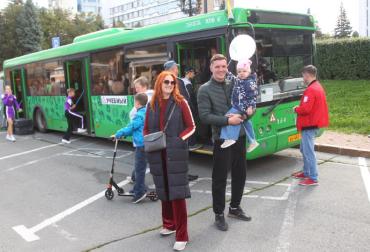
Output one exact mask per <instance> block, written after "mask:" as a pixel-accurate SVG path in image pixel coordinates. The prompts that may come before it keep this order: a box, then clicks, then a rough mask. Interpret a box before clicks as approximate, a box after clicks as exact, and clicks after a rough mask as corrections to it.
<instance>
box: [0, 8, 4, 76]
mask: <svg viewBox="0 0 370 252" xmlns="http://www.w3.org/2000/svg"><path fill="white" fill-rule="evenodd" d="M4 33H5V19H4V17H3V15H2V13H1V12H0V71H1V70H3V64H2V63H3V61H4V58H3V57H4V45H5V39H4V36H3V35H2V34H4Z"/></svg>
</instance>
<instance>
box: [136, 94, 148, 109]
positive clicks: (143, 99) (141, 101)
mask: <svg viewBox="0 0 370 252" xmlns="http://www.w3.org/2000/svg"><path fill="white" fill-rule="evenodd" d="M135 101H137V102H139V104H140V105H141V106H145V105H146V104H147V103H148V96H147V95H146V94H145V93H139V94H136V95H135Z"/></svg>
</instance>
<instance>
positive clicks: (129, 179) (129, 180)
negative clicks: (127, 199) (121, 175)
mask: <svg viewBox="0 0 370 252" xmlns="http://www.w3.org/2000/svg"><path fill="white" fill-rule="evenodd" d="M126 179H127V180H128V182H129V183H130V184H135V181H133V180H132V177H131V176H127V177H126Z"/></svg>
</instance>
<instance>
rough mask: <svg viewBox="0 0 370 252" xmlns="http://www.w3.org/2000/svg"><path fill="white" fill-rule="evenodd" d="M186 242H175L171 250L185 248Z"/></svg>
mask: <svg viewBox="0 0 370 252" xmlns="http://www.w3.org/2000/svg"><path fill="white" fill-rule="evenodd" d="M187 243H188V242H186V241H185V242H184V241H177V242H175V245H173V250H175V251H182V250H184V249H185V248H186V244H187Z"/></svg>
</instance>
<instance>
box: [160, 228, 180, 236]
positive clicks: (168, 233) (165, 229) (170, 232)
mask: <svg viewBox="0 0 370 252" xmlns="http://www.w3.org/2000/svg"><path fill="white" fill-rule="evenodd" d="M173 233H176V230H170V229H167V228H162V229H161V231H159V234H160V235H161V236H168V235H171V234H173Z"/></svg>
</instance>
